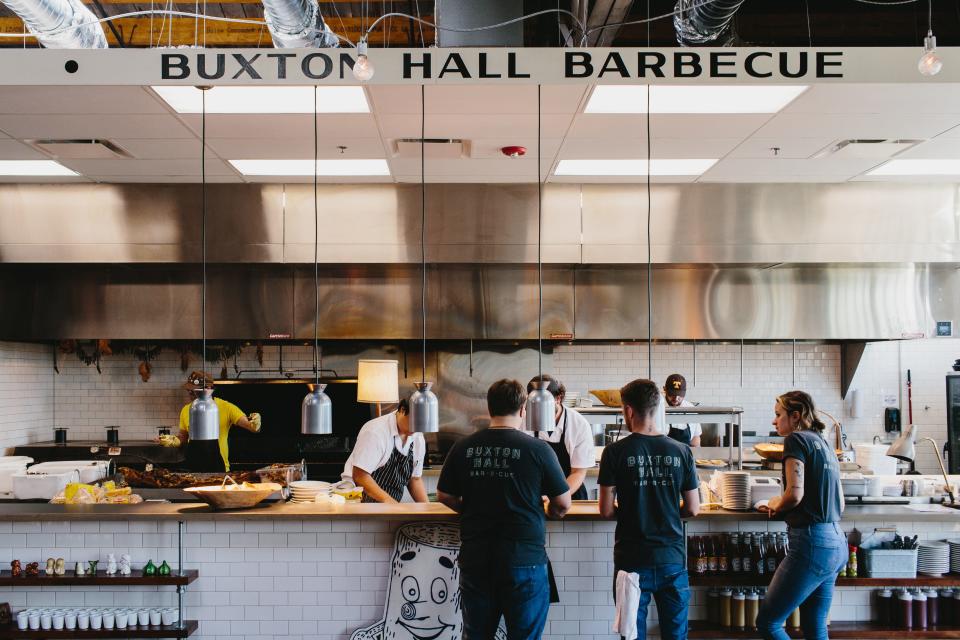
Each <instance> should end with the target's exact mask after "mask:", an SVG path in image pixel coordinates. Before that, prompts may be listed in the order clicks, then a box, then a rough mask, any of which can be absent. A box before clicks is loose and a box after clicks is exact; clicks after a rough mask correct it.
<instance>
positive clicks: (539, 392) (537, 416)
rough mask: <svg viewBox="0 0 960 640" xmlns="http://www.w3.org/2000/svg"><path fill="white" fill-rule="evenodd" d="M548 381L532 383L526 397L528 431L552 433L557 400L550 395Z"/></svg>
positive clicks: (554, 425)
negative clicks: (531, 388)
mask: <svg viewBox="0 0 960 640" xmlns="http://www.w3.org/2000/svg"><path fill="white" fill-rule="evenodd" d="M549 386H550V383H549V382H548V381H543V380H540V381H537V382H534V383H533V391H531V392H530V395H528V396H527V425H528V429H529V430H530V431H546V432H548V433H549V432H551V431H553V430H554V429H555V428H556V426H557V423H556V417H555V416H556V415H557V400H556V398H554V397H553V394H552V393H550V391H549V390H548V387H549Z"/></svg>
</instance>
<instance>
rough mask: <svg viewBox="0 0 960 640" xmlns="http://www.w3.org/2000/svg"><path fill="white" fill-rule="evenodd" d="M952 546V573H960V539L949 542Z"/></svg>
mask: <svg viewBox="0 0 960 640" xmlns="http://www.w3.org/2000/svg"><path fill="white" fill-rule="evenodd" d="M947 544H948V545H950V573H960V538H955V539H953V540H947Z"/></svg>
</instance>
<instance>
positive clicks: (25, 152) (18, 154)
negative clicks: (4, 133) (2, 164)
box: [0, 139, 47, 160]
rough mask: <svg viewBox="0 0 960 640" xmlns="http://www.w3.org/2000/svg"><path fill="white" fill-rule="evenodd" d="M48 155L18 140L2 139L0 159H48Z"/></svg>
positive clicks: (0, 142) (0, 141)
mask: <svg viewBox="0 0 960 640" xmlns="http://www.w3.org/2000/svg"><path fill="white" fill-rule="evenodd" d="M46 159H47V156H45V155H44V154H42V153H40V152H39V151H37V150H36V149H34V148H33V147H29V146H27V145H25V144H21V143H20V142H17V141H16V140H9V139H8V140H0V160H46Z"/></svg>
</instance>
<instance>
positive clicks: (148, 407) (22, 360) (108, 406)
mask: <svg viewBox="0 0 960 640" xmlns="http://www.w3.org/2000/svg"><path fill="white" fill-rule="evenodd" d="M796 353H797V358H796V367H795V368H794V365H793V361H792V357H791V355H792V346H791V345H790V344H789V343H785V344H756V345H754V344H748V345H744V347H743V366H742V370H741V361H740V345H739V344H736V343H734V344H698V345H697V347H696V359H694V347H693V345H691V344H658V345H655V346H654V354H653V376H654V379H655V380H657V381H658V382H662V381H663V380H664V379H665V378H666V376H667V375H669V374H670V373H673V372H679V373H682V374H683V375H684V376H686V377H687V380H688V385H689V389H688V392H687V397H688V398H689V399H691V400H694V401H697V402H700V403H704V404H719V405H738V406H742V407H743V408H744V411H745V413H744V425H745V428H746V429H752V430H757V431H758V432H760V433H763V432H766V430H767V429H768V428H769V422H770V419H771V418H772V412H773V401H774V398H775V397H776V396H777V394H779V393H782V392H783V391H786V390H788V389H791V388H800V389H804V390H806V391H809V392H810V393H811V394H813V396H814V399H815V400H816V402H817V404H818V406H819V407H820V408H822V409H824V410H825V411H828V412H829V413H831V414H833V415H834V416H836V417H837V418H838V419H840V420H841V422H843V425H844V428H845V430H846V432H847V434H848V437H849V441H850V442H851V443H852V442H865V441H870V440H872V439H873V436H874V435H880V434H882V428H883V398H884V396H893V397H894V398H896V399H897V402H898V403H902V406H903V407H904V412H903V413H904V419H905V420H906V413H907V411H906V390H905V384H906V370H907V369H910V370H911V373H912V376H913V400H914V402H913V406H914V422H915V423H916V424H917V425H918V427H919V428H920V429H921V432H922V433H923V435H927V436H930V437H933V438H934V439H936V440H937V441H938V442H943V441H944V440H945V438H946V398H945V384H944V375H945V374H946V373H947V372H948V371H949V370H950V365H951V364H952V363H953V361H954V360H955V359H956V358H957V357H960V340H958V339H928V340H909V341H898V342H877V343H871V344H869V345H867V348H866V351H865V352H864V355H863V359H862V360H861V363H860V366H859V368H858V369H857V374H856V376H855V377H854V379H853V382H852V384H851V387H850V388H851V389H858V390H859V391H860V393H861V394H862V396H863V398H864V400H863V415H861V416H860V417H857V418H854V417H853V416H852V415H851V406H850V405H851V402H850V396H849V395H848V398H847V400H846V401H844V400H841V398H840V347H839V346H838V345H819V344H804V343H798V344H797V348H796ZM283 355H284V366H285V367H289V368H309V367H310V366H311V365H312V362H313V360H312V350H311V348H310V347H286V348H284V354H283ZM278 356H279V354H278V350H277V348H276V347H265V349H264V358H265V365H264V366H265V367H267V368H269V367H276V366H277V365H278V362H279V358H278ZM551 360H552V362H553V373H554V374H556V375H557V376H558V377H559V378H561V379H562V380H563V381H564V382H565V383H566V385H567V388H568V389H570V390H571V391H577V392H580V393H586V392H587V391H588V390H589V389H607V388H619V387H620V386H622V385H623V384H624V383H625V382H627V381H629V380H631V379H633V378H636V377H641V376H644V377H645V376H646V375H647V347H646V344H643V343H631V344H573V345H559V346H557V347H556V348H555V350H554V353H553V355H552V358H550V359H549V360H547V362H548V363H549V362H550V361H551ZM137 365H138V362H137V360H136V359H135V358H134V357H133V356H131V355H114V356H110V357H107V358H104V359H103V361H102V363H101V370H102V373H99V374H98V373H97V370H96V367H94V366H92V365H91V366H86V365H84V364H83V363H82V362H80V361H79V360H78V359H77V358H76V356H73V355H65V356H61V358H60V368H61V373H60V374H59V375H54V374H53V369H52V347H50V346H47V345H34V344H20V343H9V342H0V444H2V445H3V446H5V447H8V448H9V447H11V446H14V445H16V444H20V443H23V442H33V441H37V440H48V439H51V438H52V437H53V435H52V429H51V427H52V426H53V398H54V397H55V398H56V422H57V423H58V424H59V425H61V426H68V427H70V437H71V438H72V439H74V440H79V439H85V438H102V437H103V433H104V431H103V428H104V427H105V426H107V425H114V424H116V425H120V426H121V437H122V438H126V439H138V438H150V437H153V436H154V435H156V433H157V432H156V427H158V426H164V425H166V426H173V425H175V424H176V423H177V420H178V417H179V412H180V409H181V408H182V407H183V405H184V404H185V403H186V402H187V400H188V398H187V395H186V393H185V392H184V391H183V389H182V388H181V385H182V383H183V381H184V380H185V379H186V375H187V373H189V371H190V370H193V369H197V368H200V367H199V362H198V360H197V358H196V357H193V359H192V361H191V362H190V363H189V364H188V367H187V369H188V371H187V373H185V372H184V371H182V370H181V366H180V357H179V355H178V354H177V353H175V352H173V351H169V350H165V351H163V352H161V354H160V356H159V357H158V358H156V359H155V360H153V361H152V362H151V367H152V375H151V377H150V380H149V381H148V382H143V381H141V379H140V377H139V375H138V374H137ZM226 365H227V369H228V373H229V374H230V375H233V373H234V362H233V360H230V361H228V362H227V363H226ZM221 366H222V364H215V365H208V367H207V369H208V370H209V371H211V372H213V373H214V375H219V373H220V368H221ZM236 366H237V367H238V368H240V369H243V370H247V371H250V372H254V373H247V374H245V375H256V373H255V372H256V371H257V370H262V369H263V367H261V366H260V365H259V364H258V363H257V360H256V350H255V349H254V348H252V347H251V348H247V349H245V350H244V351H243V352H242V353H241V354H240V356H239V357H238V358H237V361H236ZM548 366H549V365H548ZM338 372H339V373H340V374H341V375H351V374H355V373H356V372H355V371H346V370H344V371H338ZM264 375H271V374H267V373H265V374H264ZM917 467H918V469H919V470H921V471H923V472H926V473H931V472H936V471H937V470H938V465H937V462H936V458H935V456H934V453H933V448H932V447H930V446H928V445H921V446H920V447H919V449H918V462H917Z"/></svg>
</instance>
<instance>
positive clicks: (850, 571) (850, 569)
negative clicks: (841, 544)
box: [847, 544, 857, 578]
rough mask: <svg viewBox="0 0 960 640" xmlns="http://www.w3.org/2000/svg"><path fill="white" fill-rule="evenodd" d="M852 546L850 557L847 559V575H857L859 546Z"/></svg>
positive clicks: (851, 576) (850, 576) (852, 576)
mask: <svg viewBox="0 0 960 640" xmlns="http://www.w3.org/2000/svg"><path fill="white" fill-rule="evenodd" d="M849 546H850V557H849V558H848V559H847V577H848V578H856V577H857V548H856V547H855V546H853V545H852V544H851V545H849Z"/></svg>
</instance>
